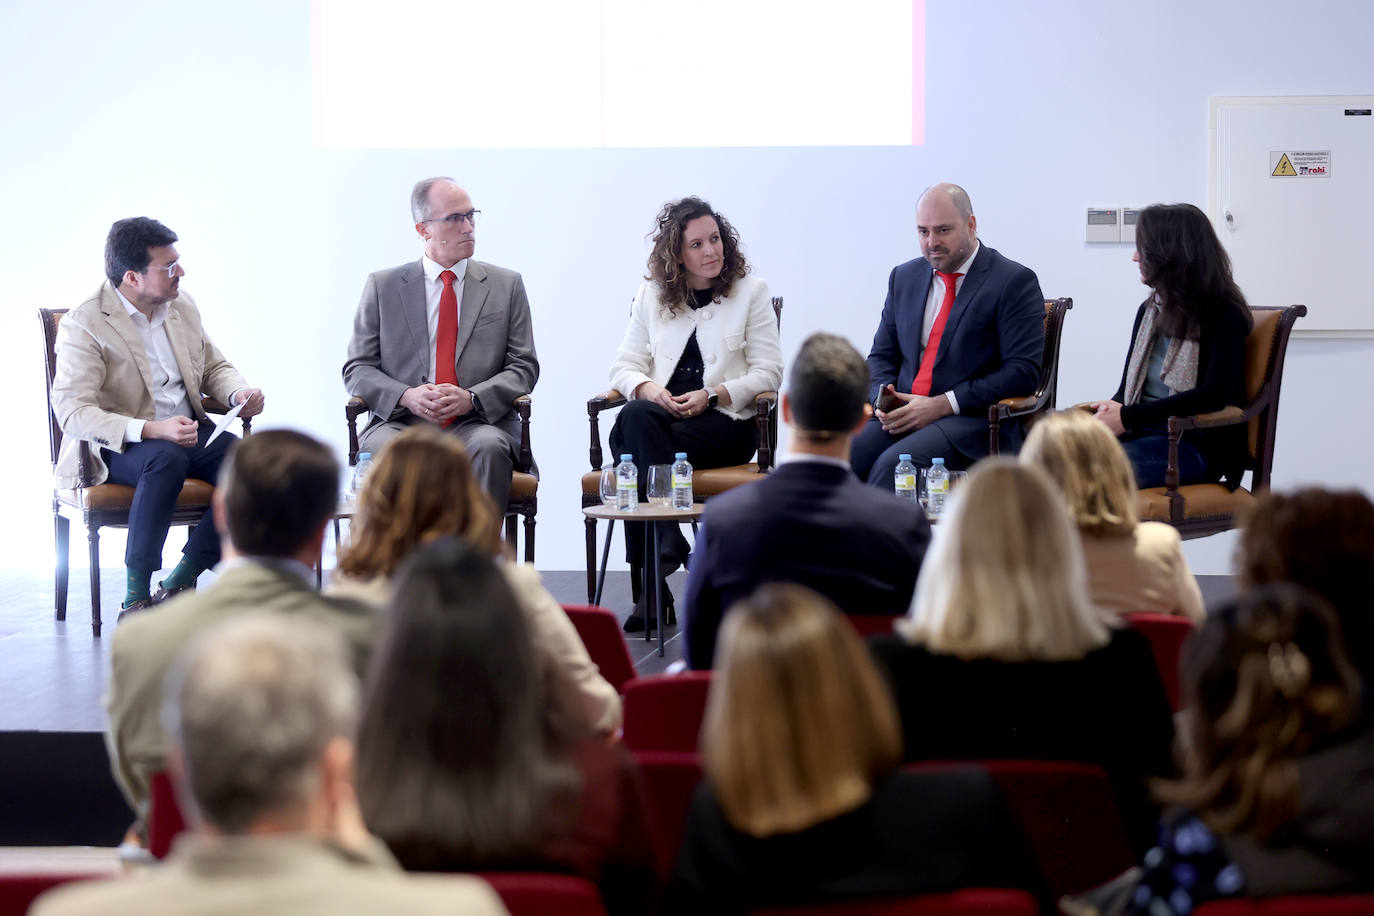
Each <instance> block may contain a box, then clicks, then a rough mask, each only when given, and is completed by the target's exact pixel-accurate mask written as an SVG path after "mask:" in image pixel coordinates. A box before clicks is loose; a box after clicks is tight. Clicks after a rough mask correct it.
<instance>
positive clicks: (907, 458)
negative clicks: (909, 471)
mask: <svg viewBox="0 0 1374 916" xmlns="http://www.w3.org/2000/svg"><path fill="white" fill-rule="evenodd" d="M897 460H898V461H910V460H911V456H910V455H907V454H905V453H903V454H901V455H898V456H897Z"/></svg>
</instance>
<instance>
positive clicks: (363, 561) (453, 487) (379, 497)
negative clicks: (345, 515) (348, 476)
mask: <svg viewBox="0 0 1374 916" xmlns="http://www.w3.org/2000/svg"><path fill="white" fill-rule="evenodd" d="M499 521H500V518H499V517H498V516H497V514H496V507H495V506H494V505H493V504H492V501H491V498H490V497H489V496H487V494H486V493H485V492H483V491H482V487H481V485H480V484H479V483H478V482H477V478H476V476H475V475H474V474H473V472H472V461H471V459H469V458H468V452H467V449H466V448H464V447H463V443H462V441H461V440H460V439H459V438H458V437H457V436H454V435H451V434H448V433H442V432H440V431H439V430H437V429H435V428H434V427H431V426H412V427H410V428H409V429H407V430H406V431H405V432H403V433H401V434H400V435H399V436H397V437H396V438H395V439H392V440H391V442H389V443H388V444H387V446H386V448H385V449H383V450H382V454H381V457H379V458H378V459H377V460H376V461H375V462H373V465H372V470H371V471H369V472H368V474H367V477H366V478H365V479H364V481H363V489H362V491H361V492H360V493H359V494H358V506H357V511H356V513H355V515H354V516H353V537H352V542H351V543H350V544H349V546H348V549H347V550H346V551H345V552H344V554H343V557H342V558H341V559H340V560H339V568H340V569H341V570H342V571H343V572H344V573H346V574H347V575H350V576H353V577H355V578H360V579H361V578H370V577H373V576H385V577H387V578H390V577H391V575H392V574H393V573H395V572H396V568H397V567H398V566H400V565H401V561H402V560H404V559H405V558H406V556H407V555H409V554H410V552H411V551H412V550H414V549H415V548H416V547H418V546H420V545H421V544H427V543H429V542H430V541H433V540H435V539H436V538H440V537H443V536H444V535H457V536H459V537H461V538H462V539H463V540H465V541H467V542H468V543H469V544H471V545H472V546H474V547H476V548H477V549H479V550H481V551H482V552H484V553H486V554H487V555H488V556H492V557H495V556H499V555H500V553H501V550H502V545H501V538H500V532H499V529H498V524H499Z"/></svg>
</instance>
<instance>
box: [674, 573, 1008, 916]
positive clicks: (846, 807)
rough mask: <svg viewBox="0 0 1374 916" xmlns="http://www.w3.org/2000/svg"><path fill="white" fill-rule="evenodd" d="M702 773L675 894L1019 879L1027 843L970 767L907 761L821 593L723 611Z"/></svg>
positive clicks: (893, 719) (713, 898) (879, 696)
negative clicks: (941, 768) (910, 769)
mask: <svg viewBox="0 0 1374 916" xmlns="http://www.w3.org/2000/svg"><path fill="white" fill-rule="evenodd" d="M721 639H722V641H721V647H720V653H721V654H720V657H719V659H718V661H719V664H718V665H717V669H718V670H717V672H716V675H715V680H714V681H713V682H712V685H711V693H710V698H709V700H708V701H707V707H706V719H705V724H704V728H703V732H702V738H701V745H702V755H703V760H704V764H705V771H706V779H705V781H704V782H703V784H702V786H701V787H700V788H698V790H697V793H696V796H695V797H694V798H693V800H692V807H691V811H690V813H689V814H688V820H687V827H686V831H685V838H684V840H683V846H682V851H681V855H680V857H679V859H678V864H677V869H676V875H675V879H674V883H673V886H672V889H671V891H670V894H669V901H668V903H669V906H668V909H670V910H672V911H675V912H681V913H744V912H748V911H751V910H753V909H755V908H758V907H762V906H768V905H775V904H782V903H792V902H815V901H822V900H827V899H841V898H851V897H860V896H893V895H900V894H913V893H922V892H928V891H939V890H947V889H952V888H957V887H964V886H971V885H1004V884H1012V885H1016V884H1025V883H1027V881H1026V876H1027V875H1028V874H1029V873H1030V870H1029V867H1028V866H1027V865H1026V864H1025V863H1026V859H1025V853H1024V850H1022V849H1021V848H1020V844H1019V841H1018V840H1017V839H1016V835H1015V832H1014V828H1013V827H1012V826H1011V825H1010V823H1009V821H1008V820H1007V818H1006V815H1005V813H1004V811H1003V809H1002V806H1001V801H1000V798H999V796H998V794H997V790H996V787H995V786H994V785H993V784H992V782H991V780H990V778H989V777H988V775H987V774H986V773H985V772H983V771H980V770H977V769H972V768H971V769H968V770H960V771H958V772H947V773H921V774H915V773H903V772H901V771H899V770H898V768H897V767H898V764H899V763H900V761H901V756H902V738H901V729H900V726H899V724H898V719H897V713H896V710H895V709H894V708H893V705H892V700H891V698H890V696H889V695H888V691H887V690H886V688H885V686H884V684H883V682H882V678H881V676H880V675H879V674H878V672H877V670H876V669H875V668H874V666H873V662H872V660H871V658H870V657H869V655H868V653H867V652H865V651H864V647H863V643H862V642H861V641H860V640H859V637H858V636H857V635H856V634H855V632H854V630H853V628H852V627H851V626H850V625H849V624H848V623H847V622H846V621H845V620H844V618H843V616H841V614H840V612H839V611H838V610H837V609H836V608H835V606H834V605H833V604H832V603H831V602H830V601H829V600H827V599H825V598H823V597H821V596H820V595H818V594H816V593H815V592H812V591H810V590H809V589H807V588H804V587H802V586H799V585H790V584H776V585H766V586H764V587H762V588H760V589H759V590H758V591H757V592H756V593H755V594H754V595H753V596H752V597H750V598H748V599H745V600H744V601H741V602H739V603H738V604H736V605H735V607H734V608H733V609H732V610H731V612H730V613H729V614H728V615H727V617H726V619H725V624H724V628H723V631H722V635H721Z"/></svg>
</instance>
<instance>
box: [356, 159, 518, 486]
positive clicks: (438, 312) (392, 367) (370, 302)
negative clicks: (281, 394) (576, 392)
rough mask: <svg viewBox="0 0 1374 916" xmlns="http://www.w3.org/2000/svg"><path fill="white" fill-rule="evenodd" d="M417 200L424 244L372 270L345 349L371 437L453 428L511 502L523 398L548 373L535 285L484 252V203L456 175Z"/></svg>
mask: <svg viewBox="0 0 1374 916" xmlns="http://www.w3.org/2000/svg"><path fill="white" fill-rule="evenodd" d="M410 210H411V215H412V216H413V217H414V219H415V231H416V233H418V234H419V236H420V238H421V239H422V240H423V242H424V255H423V256H422V257H421V258H420V260H419V261H414V262H411V263H408V264H402V265H401V266H399V267H392V268H389V269H387V270H379V271H377V272H376V273H374V274H370V275H369V276H368V278H367V283H366V285H365V286H364V287H363V298H362V301H361V302H359V303H358V312H357V315H356V316H355V317H354V319H353V338H352V339H351V340H350V341H349V343H348V358H347V359H345V360H344V366H343V379H344V386H345V387H347V389H348V392H349V394H352V395H356V396H358V397H361V398H362V399H363V400H365V401H367V405H368V408H369V409H370V410H371V411H372V420H371V422H369V423H368V425H367V428H366V429H365V430H364V431H363V434H362V436H361V437H360V440H359V444H360V447H361V448H362V450H363V451H369V452H372V453H373V454H376V453H377V452H379V451H381V449H382V448H383V447H384V446H385V445H386V443H387V442H389V441H390V440H391V439H392V438H393V437H395V436H396V435H397V434H398V433H399V432H400V431H401V430H403V429H405V428H406V427H407V426H411V425H413V424H416V423H436V424H438V425H439V426H441V427H443V428H445V429H449V430H452V431H453V432H454V433H456V434H457V435H459V436H460V437H462V439H463V443H464V444H465V445H466V446H467V449H468V454H469V455H471V457H472V464H473V469H474V471H475V472H476V474H477V478H478V480H480V481H481V482H482V485H483V487H484V488H485V489H486V491H487V492H488V493H489V494H490V495H491V498H492V500H493V501H494V502H495V503H496V506H497V508H498V509H500V510H504V509H505V506H506V498H507V497H508V496H509V495H510V479H511V469H512V468H513V467H514V466H515V457H516V452H517V449H518V448H519V434H520V420H519V418H518V417H517V416H516V414H515V410H514V402H515V399H516V398H517V397H519V396H520V395H522V394H528V393H529V392H530V391H531V390H533V388H534V383H535V382H536V381H538V379H539V360H538V358H537V357H536V356H535V353H534V333H533V331H532V330H531V327H530V303H529V299H528V298H527V297H526V296H525V284H524V281H523V280H521V279H520V275H519V274H518V273H516V272H515V271H513V270H507V269H506V268H504V267H497V266H495V265H494V264H484V263H483V262H481V261H474V260H472V254H473V250H474V248H475V245H476V242H475V239H474V236H475V232H476V228H477V217H478V215H479V214H480V213H481V211H480V210H475V209H473V206H472V200H471V198H469V197H468V194H467V192H466V191H464V190H463V189H462V188H460V187H458V185H457V184H455V183H454V182H453V180H452V179H450V178H426V179H424V180H423V181H420V182H417V183H416V185H415V189H414V190H413V191H412V192H411V195H410Z"/></svg>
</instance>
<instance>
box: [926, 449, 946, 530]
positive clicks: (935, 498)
mask: <svg viewBox="0 0 1374 916" xmlns="http://www.w3.org/2000/svg"><path fill="white" fill-rule="evenodd" d="M948 495H949V471H948V470H946V468H945V459H943V458H932V459H931V461H930V470H928V471H926V496H927V498H928V499H929V504H928V505H927V506H926V512H927V513H929V514H930V516H931V517H932V518H935V517H937V516H939V515H940V514H941V513H942V512H944V511H945V497H946V496H948Z"/></svg>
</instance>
